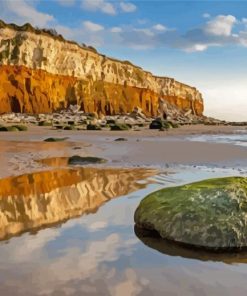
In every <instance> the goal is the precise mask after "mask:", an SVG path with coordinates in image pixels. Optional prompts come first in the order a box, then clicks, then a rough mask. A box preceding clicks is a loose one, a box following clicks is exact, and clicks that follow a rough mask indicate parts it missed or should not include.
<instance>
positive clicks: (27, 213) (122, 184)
mask: <svg viewBox="0 0 247 296" xmlns="http://www.w3.org/2000/svg"><path fill="white" fill-rule="evenodd" d="M153 173H154V172H153V171H151V170H150V171H149V170H145V169H129V170H127V169H93V168H82V169H77V170H72V169H56V170H52V171H46V172H39V173H33V174H27V175H22V176H18V177H11V178H6V179H1V180H0V240H1V239H6V238H8V237H10V236H13V235H17V234H19V233H21V232H25V231H31V230H34V229H38V228H44V227H47V226H49V225H52V224H56V223H62V222H63V221H65V220H67V219H70V218H72V217H76V216H80V215H83V214H89V213H95V212H96V211H97V210H98V208H99V207H100V206H101V205H103V204H104V203H105V202H107V201H108V200H110V199H112V198H115V197H118V196H122V195H126V194H128V193H130V192H132V191H135V190H138V189H141V188H144V187H145V185H144V184H140V183H137V181H138V180H142V179H144V178H147V177H149V176H151V175H152V174H153Z"/></svg>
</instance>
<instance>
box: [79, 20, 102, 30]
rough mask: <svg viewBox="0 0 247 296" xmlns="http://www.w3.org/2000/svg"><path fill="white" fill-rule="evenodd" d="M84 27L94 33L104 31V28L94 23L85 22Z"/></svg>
mask: <svg viewBox="0 0 247 296" xmlns="http://www.w3.org/2000/svg"><path fill="white" fill-rule="evenodd" d="M83 26H84V28H85V29H87V30H89V31H92V32H99V31H102V30H104V27H103V26H101V25H99V24H96V23H93V22H90V21H85V22H83Z"/></svg>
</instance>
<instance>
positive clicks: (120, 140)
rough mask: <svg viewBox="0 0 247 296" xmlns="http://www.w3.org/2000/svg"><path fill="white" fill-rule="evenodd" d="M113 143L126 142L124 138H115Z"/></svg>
mask: <svg viewBox="0 0 247 296" xmlns="http://www.w3.org/2000/svg"><path fill="white" fill-rule="evenodd" d="M114 141H115V142H123V141H128V139H126V138H117V139H115V140H114Z"/></svg>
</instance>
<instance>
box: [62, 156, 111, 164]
mask: <svg viewBox="0 0 247 296" xmlns="http://www.w3.org/2000/svg"><path fill="white" fill-rule="evenodd" d="M105 162H106V160H105V159H103V158H99V157H93V156H84V157H83V156H79V155H74V156H71V157H69V159H68V164H69V165H85V164H91V163H105Z"/></svg>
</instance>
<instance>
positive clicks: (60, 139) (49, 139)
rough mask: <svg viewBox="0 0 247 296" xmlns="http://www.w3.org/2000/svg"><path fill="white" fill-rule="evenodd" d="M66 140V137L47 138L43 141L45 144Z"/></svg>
mask: <svg viewBox="0 0 247 296" xmlns="http://www.w3.org/2000/svg"><path fill="white" fill-rule="evenodd" d="M67 139H68V138H67V137H65V138H47V139H45V140H44V141H45V142H62V141H65V140H67Z"/></svg>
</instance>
